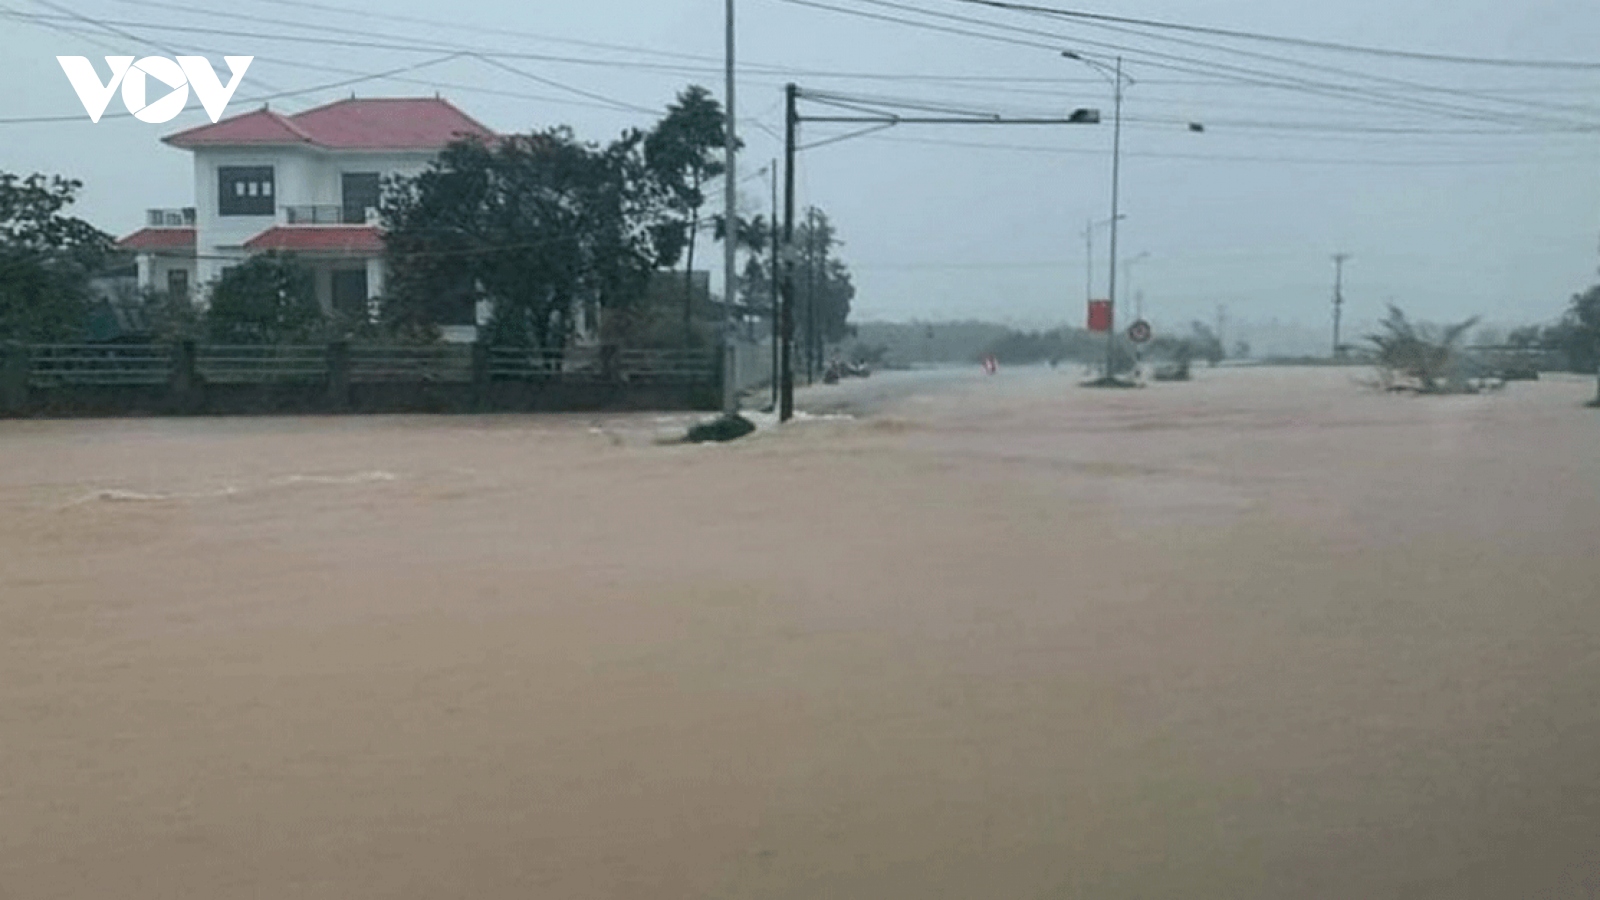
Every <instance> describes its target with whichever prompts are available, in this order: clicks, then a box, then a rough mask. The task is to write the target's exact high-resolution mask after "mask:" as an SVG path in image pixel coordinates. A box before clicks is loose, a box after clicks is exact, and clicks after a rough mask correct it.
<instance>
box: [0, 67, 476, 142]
mask: <svg viewBox="0 0 1600 900" xmlns="http://www.w3.org/2000/svg"><path fill="white" fill-rule="evenodd" d="M459 55H460V54H454V53H453V54H450V55H448V56H444V57H440V58H438V59H430V60H424V61H422V62H419V63H413V64H412V65H408V66H401V67H399V68H397V69H390V70H388V71H384V72H374V73H372V74H369V75H360V76H358V77H355V78H346V79H342V80H340V81H330V82H324V83H322V84H316V85H312V86H311V87H307V88H298V89H295V90H283V91H275V92H273V93H270V94H257V95H255V96H253V97H246V98H244V99H242V100H240V101H239V102H241V103H244V104H255V103H265V102H267V101H269V100H281V99H284V98H286V97H298V96H302V95H304V94H314V93H319V92H321V91H331V90H337V89H338V88H343V87H349V86H350V85H353V84H360V83H362V82H365V81H377V80H381V79H384V78H392V77H394V76H395V75H398V74H401V73H404V72H414V71H416V70H418V69H423V68H427V67H428V66H435V65H438V64H440V63H442V62H446V61H448V60H450V59H453V58H454V57H456V56H459ZM194 109H199V107H196V106H186V107H185V110H194ZM100 118H101V120H102V121H104V120H105V119H131V118H133V113H131V112H120V113H113V112H107V113H105V114H104V115H103V116H101V117H100ZM82 121H84V117H83V116H82V115H64V116H18V117H15V118H7V119H0V125H34V124H45V123H49V122H82Z"/></svg>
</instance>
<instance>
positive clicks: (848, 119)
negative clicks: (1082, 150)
mask: <svg viewBox="0 0 1600 900" xmlns="http://www.w3.org/2000/svg"><path fill="white" fill-rule="evenodd" d="M1091 112H1093V113H1094V118H1093V119H1089V118H1087V117H1084V118H1080V117H1076V116H1068V117H1065V118H1020V119H1017V118H1004V117H1000V116H996V117H994V118H992V119H977V118H972V117H970V116H801V117H800V121H802V122H825V123H826V122H832V123H841V124H861V125H865V124H868V123H881V124H884V125H1098V124H1100V119H1099V115H1100V111H1099V110H1091Z"/></svg>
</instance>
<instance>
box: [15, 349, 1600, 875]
mask: <svg viewBox="0 0 1600 900" xmlns="http://www.w3.org/2000/svg"><path fill="white" fill-rule="evenodd" d="M1077 375H1078V373H1077V372H1076V371H1073V372H1069V371H1067V370H1061V371H1057V372H1051V371H1050V370H1048V369H1037V370H1002V371H1001V372H1000V374H999V375H997V376H994V377H986V376H983V375H982V374H981V372H980V371H979V370H978V369H977V368H976V367H973V368H972V369H971V370H948V371H940V372H929V373H884V374H882V375H879V376H874V377H873V378H872V379H869V380H868V381H864V382H848V383H846V384H845V385H841V386H839V387H838V388H823V387H818V388H814V389H810V390H807V391H803V392H802V402H801V408H802V409H806V410H810V411H812V412H813V413H816V414H819V416H820V415H821V414H824V413H829V412H847V413H851V414H853V415H854V418H842V417H825V418H820V417H819V418H815V419H812V420H810V421H803V422H800V423H797V424H796V425H795V426H793V427H790V428H786V429H783V430H779V431H763V432H761V433H759V434H757V435H755V436H754V437H752V438H750V439H747V440H745V441H742V442H739V443H737V444H733V445H728V446H710V447H687V446H659V445H657V444H656V443H654V440H655V438H656V437H657V436H658V435H659V434H660V433H661V432H662V431H663V430H664V429H670V428H674V427H677V425H676V424H675V423H680V418H674V417H655V416H556V417H512V416H508V417H481V418H480V417H460V418H425V417H373V418H332V417H326V418H299V419H293V418H290V419H265V418H264V419H210V420H208V419H190V420H161V419H147V420H123V421H72V422H0V460H3V461H4V465H3V466H0V896H5V897H13V896H14V897H19V898H24V897H25V898H30V900H36V898H68V897H73V898H76V897H113V896H114V897H119V898H172V897H205V898H208V900H212V898H259V897H273V898H277V897H299V898H330V900H332V898H339V900H347V898H378V897H382V898H437V897H445V896H452V897H454V896H459V897H474V898H499V897H505V898H513V897H515V898H525V897H553V898H554V897H559V898H639V900H660V898H748V897H764V898H797V900H798V898H816V897H851V898H854V897H872V898H907V900H927V898H940V897H944V898H962V900H967V898H975V897H994V898H1002V897H1006V898H1009V897H1084V898H1119V897H1126V898H1194V897H1229V898H1240V897H1255V898H1263V900H1268V898H1271V900H1277V898H1284V897H1296V898H1307V897H1311V898H1341V900H1343V898H1350V897H1396V898H1398V897H1405V898H1439V900H1460V898H1474V897H1485V898H1487V897H1494V898H1501V897H1504V898H1528V897H1557V898H1568V897H1572V898H1577V897H1593V896H1596V895H1597V891H1600V838H1597V836H1600V558H1597V556H1596V554H1595V548H1594V542H1595V536H1596V535H1597V534H1600V453H1596V452H1595V450H1596V448H1597V447H1600V416H1597V415H1596V414H1595V412H1594V411H1592V410H1586V409H1583V408H1582V407H1581V404H1582V402H1583V401H1584V400H1585V399H1587V398H1588V397H1589V396H1590V395H1591V394H1592V390H1593V385H1592V382H1591V381H1589V380H1584V379H1574V380H1570V381H1569V380H1562V379H1552V380H1547V381H1545V382H1540V383H1536V384H1516V385H1512V386H1511V388H1510V389H1508V390H1507V391H1505V392H1503V393H1499V394H1494V395H1485V396H1480V397H1461V398H1436V399H1421V398H1410V397H1395V396H1387V395H1383V394H1381V393H1377V392H1374V391H1371V390H1369V389H1367V388H1365V387H1363V386H1361V385H1359V384H1357V383H1355V382H1354V380H1353V379H1354V377H1355V376H1354V373H1352V372H1351V371H1341V370H1312V369H1305V370H1293V369H1282V370H1265V369H1263V370H1219V371H1202V372H1200V373H1198V380H1197V381H1196V382H1194V383H1192V384H1187V385H1159V386H1153V387H1151V388H1150V389H1148V390H1144V391H1136V392H1096V391H1086V390H1081V389H1078V388H1076V387H1074V386H1073V385H1074V382H1075V380H1076V378H1077Z"/></svg>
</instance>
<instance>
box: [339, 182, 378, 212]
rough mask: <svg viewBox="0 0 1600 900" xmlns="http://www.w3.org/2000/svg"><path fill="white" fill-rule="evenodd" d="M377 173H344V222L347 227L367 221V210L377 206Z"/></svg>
mask: <svg viewBox="0 0 1600 900" xmlns="http://www.w3.org/2000/svg"><path fill="white" fill-rule="evenodd" d="M378 193H379V187H378V173H377V172H346V173H345V174H344V221H345V224H347V225H361V224H363V223H365V222H366V221H367V208H368V207H373V208H376V207H377V205H378Z"/></svg>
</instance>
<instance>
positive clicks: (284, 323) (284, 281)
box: [205, 252, 331, 344]
mask: <svg viewBox="0 0 1600 900" xmlns="http://www.w3.org/2000/svg"><path fill="white" fill-rule="evenodd" d="M205 332H206V334H207V335H208V336H209V337H210V338H211V340H213V341H215V342H217V343H219V344H292V343H303V342H306V341H313V340H320V339H323V338H326V337H330V336H331V331H330V323H329V322H328V320H327V319H326V317H324V315H323V313H322V306H321V305H320V304H319V303H318V302H317V294H316V286H315V283H314V281H313V279H312V274H311V270H310V269H308V268H306V267H305V266H304V265H302V264H301V263H300V262H299V261H298V260H296V259H295V258H294V257H293V256H292V255H289V254H280V253H277V252H270V253H263V254H260V255H258V256H252V257H250V258H249V259H247V260H245V261H244V262H242V263H240V264H239V265H237V266H233V267H231V268H229V269H227V270H225V271H224V272H223V274H222V277H221V278H220V279H218V281H217V284H216V287H214V288H213V289H212V291H211V303H210V306H209V307H208V308H207V309H206V313H205Z"/></svg>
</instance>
